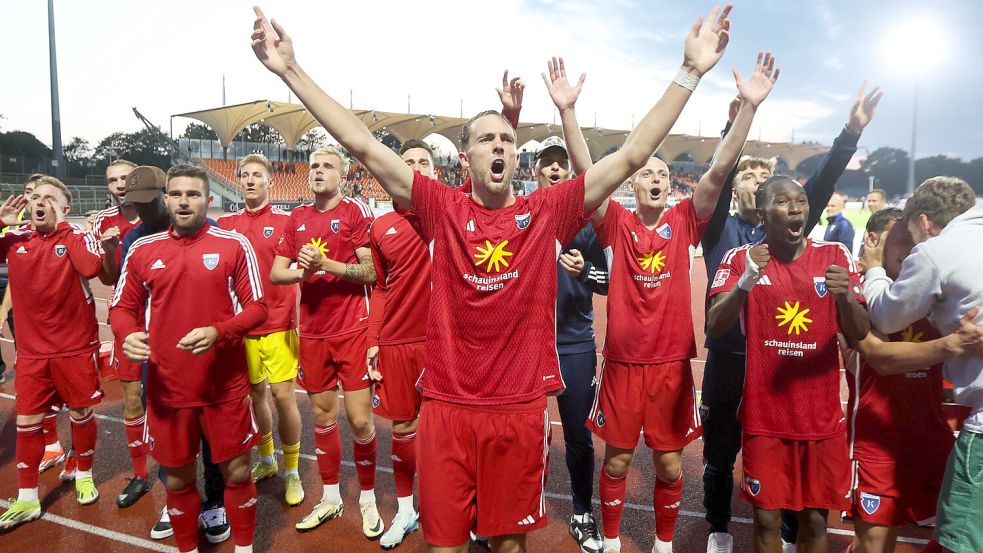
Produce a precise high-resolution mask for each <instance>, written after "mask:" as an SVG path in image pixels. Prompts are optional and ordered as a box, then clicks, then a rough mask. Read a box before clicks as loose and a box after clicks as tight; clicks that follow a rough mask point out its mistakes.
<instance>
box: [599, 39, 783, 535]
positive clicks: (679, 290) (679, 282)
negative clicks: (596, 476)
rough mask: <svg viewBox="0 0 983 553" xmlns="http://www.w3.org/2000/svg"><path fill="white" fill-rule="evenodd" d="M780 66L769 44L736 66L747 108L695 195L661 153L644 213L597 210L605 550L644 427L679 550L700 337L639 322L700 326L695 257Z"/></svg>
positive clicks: (661, 511)
mask: <svg viewBox="0 0 983 553" xmlns="http://www.w3.org/2000/svg"><path fill="white" fill-rule="evenodd" d="M774 65H775V59H774V58H773V57H772V56H771V53H770V52H769V53H767V54H765V53H761V52H759V53H758V57H757V62H756V64H755V68H754V73H753V74H752V75H751V78H750V79H749V80H747V81H744V80H742V79H741V77H740V73H738V72H737V70H735V71H734V75H735V77H736V80H737V89H738V92H739V94H740V97H741V107H740V110H739V111H738V113H737V118H736V119H735V120H734V126H733V127H732V128H731V131H730V133H728V134H727V136H726V137H725V138H724V139H723V140H722V141H721V143H720V146H719V149H718V151H717V153H716V155H715V156H714V160H713V164H712V165H711V167H710V169H709V170H708V171H707V172H706V173H705V174H704V175H703V177H702V178H701V179H700V182H699V185H698V186H697V187H696V190H695V191H694V192H693V197H692V199H686V200H683V201H681V202H680V203H679V204H678V205H676V206H674V207H671V208H670V207H668V206H667V200H668V198H669V195H670V194H671V193H672V185H671V180H670V178H669V167H668V166H667V165H666V163H665V162H663V161H662V160H661V159H658V158H655V157H653V158H651V159H650V160H649V161H648V163H647V164H646V165H645V167H643V168H642V169H641V170H640V171H639V172H637V173H635V174H634V175H633V176H632V177H631V179H630V181H629V183H630V186H631V188H632V190H633V191H634V193H635V200H636V205H637V208H636V210H635V212H634V213H632V212H631V211H628V210H627V209H625V208H624V207H622V206H621V204H618V203H617V202H612V201H610V200H607V201H605V202H602V203H601V206H600V207H599V208H598V209H597V211H596V212H594V217H593V220H594V225H595V226H596V227H597V235H598V238H599V239H600V242H601V246H602V247H604V248H605V250H606V252H608V255H609V256H610V257H611V269H610V270H611V276H610V279H611V284H610V285H609V289H608V303H607V306H608V332H607V340H606V343H605V346H604V359H605V362H604V365H603V367H602V368H601V377H600V385H599V386H598V388H597V393H596V396H595V399H594V406H593V408H592V410H591V417H590V421H589V422H588V427H589V428H591V430H592V431H593V432H594V433H595V434H596V435H597V436H598V437H600V438H601V439H603V440H604V442H605V444H606V448H605V453H604V469H603V470H602V472H601V483H600V496H601V519H602V522H603V532H604V551H605V552H608V551H612V552H617V551H620V550H621V541H620V539H619V537H618V536H619V526H620V523H621V513H622V510H623V509H624V500H625V483H626V477H627V475H628V469H629V468H630V466H631V462H632V459H633V458H634V455H635V446H636V445H637V444H638V438H639V434H640V432H642V431H644V436H645V445H647V446H648V447H649V448H651V449H652V459H653V462H654V464H655V470H656V481H655V490H654V492H653V501H654V505H655V521H656V528H655V534H656V538H655V545H654V547H653V549H652V551H654V552H656V553H669V552H671V551H672V538H673V534H674V533H675V528H676V519H677V518H678V516H679V504H680V501H681V500H682V493H683V481H682V449H683V447H685V446H686V444H688V443H689V442H691V441H692V440H694V439H696V438H698V437H699V436H700V433H701V429H700V416H699V411H698V410H697V406H696V391H695V387H694V385H693V370H692V368H691V367H690V363H689V360H690V359H691V358H693V357H695V356H696V341H695V337H694V335H693V333H692V332H688V331H687V332H686V333H685V337H680V338H679V339H673V340H666V339H660V336H661V335H660V334H658V333H650V334H646V335H644V336H642V337H640V336H639V334H638V329H639V327H643V328H650V329H658V328H666V327H667V326H668V325H673V324H678V325H679V326H680V327H681V328H683V329H689V328H691V327H692V326H693V319H692V310H691V309H690V304H691V301H690V299H691V298H690V295H691V294H690V289H691V288H692V285H691V277H690V270H691V267H692V264H693V255H694V252H695V250H696V246H697V244H699V242H700V236H701V235H702V233H703V229H704V228H705V226H706V222H707V221H708V220H709V219H710V217H711V216H712V215H713V210H714V207H715V206H716V205H717V197H718V195H719V194H720V189H721V187H722V186H723V184H724V179H725V178H726V177H727V175H728V174H729V173H730V171H731V169H732V168H733V166H734V164H735V163H737V158H738V156H739V155H740V152H741V149H742V148H743V147H744V141H745V139H746V138H747V133H748V131H749V130H750V128H751V122H752V120H753V119H754V114H755V112H756V111H757V109H758V106H759V105H760V104H761V102H763V101H764V99H765V98H767V97H768V93H769V92H771V89H772V87H773V85H774V83H775V80H776V79H777V78H778V74H779V70H778V69H775V67H774Z"/></svg>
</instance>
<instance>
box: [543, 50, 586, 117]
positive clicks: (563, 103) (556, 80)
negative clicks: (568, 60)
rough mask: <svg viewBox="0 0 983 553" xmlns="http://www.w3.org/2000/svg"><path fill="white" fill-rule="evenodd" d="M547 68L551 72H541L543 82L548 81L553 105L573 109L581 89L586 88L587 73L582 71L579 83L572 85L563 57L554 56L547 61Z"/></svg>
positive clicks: (547, 85) (562, 109)
mask: <svg viewBox="0 0 983 553" xmlns="http://www.w3.org/2000/svg"><path fill="white" fill-rule="evenodd" d="M546 69H547V71H548V72H549V74H548V75H547V73H541V75H542V76H543V82H544V83H546V90H548V91H549V93H550V98H552V99H553V105H555V106H556V109H558V110H560V111H564V110H568V109H573V106H574V104H576V103H577V98H579V97H580V91H581V90H583V88H584V81H585V80H587V73H581V74H580V79H579V80H578V81H577V84H575V85H572V84H570V81H569V80H567V68H566V66H565V65H564V64H563V58H553V59H551V60H547V61H546Z"/></svg>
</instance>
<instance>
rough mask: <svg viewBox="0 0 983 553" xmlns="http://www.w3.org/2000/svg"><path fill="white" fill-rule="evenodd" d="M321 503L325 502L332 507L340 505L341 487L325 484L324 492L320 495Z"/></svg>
mask: <svg viewBox="0 0 983 553" xmlns="http://www.w3.org/2000/svg"><path fill="white" fill-rule="evenodd" d="M321 501H327V502H328V503H330V504H332V505H340V504H341V485H340V484H325V485H324V491H323V492H322V495H321Z"/></svg>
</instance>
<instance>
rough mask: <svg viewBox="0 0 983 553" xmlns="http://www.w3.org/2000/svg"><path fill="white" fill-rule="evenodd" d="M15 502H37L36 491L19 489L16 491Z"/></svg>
mask: <svg viewBox="0 0 983 553" xmlns="http://www.w3.org/2000/svg"><path fill="white" fill-rule="evenodd" d="M17 501H38V489H37V488H20V489H19V490H17Z"/></svg>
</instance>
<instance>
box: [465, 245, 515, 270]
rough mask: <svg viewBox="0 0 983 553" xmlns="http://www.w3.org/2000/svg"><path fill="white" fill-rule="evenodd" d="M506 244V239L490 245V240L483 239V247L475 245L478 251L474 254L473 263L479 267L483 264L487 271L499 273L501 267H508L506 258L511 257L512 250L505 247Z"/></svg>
mask: <svg viewBox="0 0 983 553" xmlns="http://www.w3.org/2000/svg"><path fill="white" fill-rule="evenodd" d="M508 245H509V241H508V240H503V241H501V242H499V243H498V244H497V245H492V243H491V240H485V245H484V247H482V246H477V247H476V249H477V251H478V253H476V254H474V264H475V265H477V266H479V267H481V266H482V265H484V266H485V267H484V268H485V270H486V271H488V272H489V273H500V272H502V268H505V269H508V268H509V260H508V258H510V257H512V252H510V251H508V250H506V249H505V246H508Z"/></svg>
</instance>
